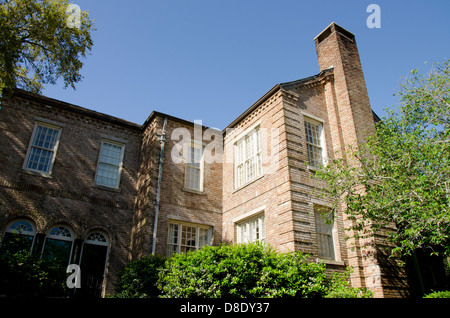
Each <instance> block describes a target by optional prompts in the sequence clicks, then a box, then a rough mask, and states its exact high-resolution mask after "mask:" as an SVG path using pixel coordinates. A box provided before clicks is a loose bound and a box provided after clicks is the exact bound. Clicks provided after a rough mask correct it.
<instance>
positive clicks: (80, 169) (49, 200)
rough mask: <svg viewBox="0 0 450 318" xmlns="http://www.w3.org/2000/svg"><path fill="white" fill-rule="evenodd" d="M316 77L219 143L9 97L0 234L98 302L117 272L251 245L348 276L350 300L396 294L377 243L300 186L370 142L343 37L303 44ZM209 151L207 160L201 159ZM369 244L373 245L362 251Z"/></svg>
mask: <svg viewBox="0 0 450 318" xmlns="http://www.w3.org/2000/svg"><path fill="white" fill-rule="evenodd" d="M314 41H315V45H316V50H317V56H318V61H319V68H320V72H319V74H317V75H314V76H311V77H308V78H304V79H300V80H297V81H293V82H288V83H281V84H278V85H275V86H274V87H273V88H272V89H270V90H269V91H268V92H267V93H266V94H265V95H264V96H262V97H261V98H260V99H259V100H258V101H257V102H256V103H255V104H253V105H252V106H251V107H249V108H248V109H247V110H246V111H244V112H243V113H242V114H241V115H240V116H238V117H237V118H236V119H235V120H234V121H233V122H232V123H231V124H230V125H229V126H228V127H226V128H225V129H224V130H223V131H218V130H214V129H210V128H208V127H204V126H202V125H201V124H198V123H196V122H194V123H192V122H189V121H186V120H183V119H179V118H176V117H173V116H169V115H166V114H162V113H159V112H153V113H152V114H151V115H150V116H149V117H148V119H147V120H146V121H145V123H144V124H143V125H137V124H134V123H130V122H128V121H125V120H122V119H119V118H115V117H111V116H108V115H105V114H101V113H98V112H95V111H92V110H89V109H86V108H82V107H78V106H75V105H71V104H68V103H65V102H62V101H57V100H54V99H50V98H47V97H44V96H39V95H36V94H32V93H29V92H25V91H23V90H19V89H16V90H14V91H13V92H12V94H10V95H6V94H5V96H4V98H3V101H2V109H1V110H0V134H1V138H0V148H1V149H2V153H3V155H2V156H0V166H1V167H2V169H1V173H0V230H1V231H2V233H1V234H2V237H7V236H8V235H9V233H12V232H14V231H18V230H20V231H21V233H22V234H25V235H28V236H29V237H30V242H31V248H32V249H33V251H35V252H36V253H40V254H42V255H43V256H58V257H60V258H61V259H62V261H63V262H64V263H65V264H71V263H76V264H80V265H81V268H82V279H84V280H83V281H82V286H88V287H87V288H85V289H83V287H82V288H81V291H82V292H87V293H89V294H90V295H96V296H99V295H105V293H111V292H112V291H113V288H114V283H115V280H116V277H117V273H118V271H119V270H120V269H121V268H122V267H123V266H124V265H125V264H126V263H127V262H128V261H130V260H133V259H137V258H139V257H141V256H143V255H148V254H151V253H158V254H162V255H166V256H170V255H172V254H173V253H182V252H186V251H189V250H196V249H199V248H201V247H202V246H204V245H215V244H220V243H241V242H248V241H263V242H266V243H268V244H270V245H272V246H273V247H275V248H276V249H278V250H280V251H293V250H296V251H297V250H298V251H302V252H305V253H308V254H310V256H311V260H323V261H324V262H325V263H326V264H327V269H329V270H330V271H343V270H345V269H346V267H347V266H349V265H351V266H353V268H354V273H353V274H352V277H351V281H352V285H354V286H358V287H359V286H365V287H369V288H371V289H372V290H373V291H374V292H375V295H376V296H377V297H398V296H404V295H406V294H407V285H406V283H405V279H404V278H405V273H404V271H403V270H402V269H401V268H400V267H398V266H396V265H395V263H393V261H392V260H389V259H387V258H386V257H384V256H383V253H382V249H381V248H380V247H381V246H383V241H382V239H377V241H371V242H367V241H362V240H361V241H355V240H354V239H353V240H348V241H347V240H345V239H344V236H345V235H344V230H343V228H344V222H346V220H345V219H344V216H343V214H342V213H338V214H337V215H335V216H334V219H333V222H332V223H331V224H329V223H327V222H325V221H324V220H323V218H322V217H321V216H320V215H319V213H318V210H319V209H324V208H325V209H326V208H327V207H328V206H330V204H329V203H328V202H326V201H324V200H322V199H318V198H316V197H315V196H314V194H313V189H314V188H320V186H321V185H320V184H318V183H317V182H316V181H314V180H313V179H312V178H311V174H313V173H314V170H315V169H316V167H317V166H318V165H320V164H322V163H323V162H324V160H326V158H333V157H335V156H340V155H342V154H343V153H345V150H347V148H348V147H349V146H357V145H358V144H359V143H361V142H363V141H364V139H365V138H366V136H367V135H368V134H371V133H373V132H374V120H378V118H377V116H376V115H375V114H374V113H373V112H372V110H371V108H370V102H369V98H368V94H367V89H366V86H365V82H364V76H363V72H362V67H361V63H360V59H359V55H358V50H357V47H356V42H355V36H354V35H353V34H352V33H350V32H349V31H347V30H345V29H343V28H342V27H340V26H338V25H337V24H335V23H332V24H330V25H329V26H328V27H327V28H326V29H325V30H324V31H322V32H321V33H320V34H319V35H318V36H317V37H316V38H315V39H314ZM212 146H213V147H212ZM373 243H375V244H373Z"/></svg>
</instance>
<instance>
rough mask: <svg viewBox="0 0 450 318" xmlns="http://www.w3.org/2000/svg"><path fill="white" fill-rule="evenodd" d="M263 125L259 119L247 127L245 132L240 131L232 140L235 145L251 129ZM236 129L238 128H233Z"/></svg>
mask: <svg viewBox="0 0 450 318" xmlns="http://www.w3.org/2000/svg"><path fill="white" fill-rule="evenodd" d="M260 125H261V120H258V121H257V122H256V123H254V124H252V125H251V126H250V127H248V128H247V129H245V130H244V131H243V132H240V133H239V134H238V135H237V136H235V137H233V138H232V139H231V140H232V142H233V145H234V144H235V143H236V142H237V141H239V140H240V139H241V138H242V137H245V136H246V135H247V134H248V133H249V132H250V131H252V130H253V129H255V128H256V127H258V126H260ZM233 129H236V128H233Z"/></svg>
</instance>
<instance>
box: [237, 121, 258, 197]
mask: <svg viewBox="0 0 450 318" xmlns="http://www.w3.org/2000/svg"><path fill="white" fill-rule="evenodd" d="M234 150H235V157H234V167H235V187H236V188H239V187H241V186H243V185H245V184H247V183H249V182H251V181H253V180H254V179H256V178H257V177H259V176H260V175H262V164H261V159H262V158H261V132H260V129H259V127H257V128H255V129H253V130H252V131H251V132H249V133H248V134H247V135H245V136H244V137H242V138H241V139H239V140H238V141H237V142H236V143H235V144H234Z"/></svg>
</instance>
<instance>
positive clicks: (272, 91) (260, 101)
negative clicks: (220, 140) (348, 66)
mask: <svg viewBox="0 0 450 318" xmlns="http://www.w3.org/2000/svg"><path fill="white" fill-rule="evenodd" d="M333 69H334V67H333V66H332V67H330V68H327V69H325V70H323V71H321V72H320V73H319V74H317V75H312V76H309V77H305V78H303V79H299V80H295V81H291V82H285V83H280V84H277V85H275V86H274V87H272V88H271V89H270V90H269V91H268V92H267V93H265V94H264V95H263V96H262V97H261V98H260V99H258V100H257V101H256V102H255V103H254V104H253V105H252V106H250V107H249V108H247V109H246V110H245V111H244V112H243V113H242V114H241V115H240V116H239V117H237V118H236V119H235V120H233V121H232V122H231V124H229V125H228V126H227V127H226V128H225V129H224V130H222V133H224V134H225V133H226V130H227V129H229V128H233V127H234V126H236V125H237V124H238V123H239V122H240V121H242V120H243V119H244V118H245V117H247V116H248V115H249V114H250V113H251V112H252V111H254V110H255V109H256V108H258V107H259V106H260V105H261V104H263V103H264V102H265V101H267V100H268V99H269V98H270V97H271V96H272V95H273V94H275V93H276V92H277V91H278V90H280V89H283V88H284V87H285V86H288V85H292V84H300V83H306V82H309V81H316V80H318V79H319V78H321V77H322V76H323V75H324V74H325V73H327V72H333Z"/></svg>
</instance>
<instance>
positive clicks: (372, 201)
mask: <svg viewBox="0 0 450 318" xmlns="http://www.w3.org/2000/svg"><path fill="white" fill-rule="evenodd" d="M449 74H450V60H446V61H444V62H443V63H442V64H436V65H435V67H434V68H433V70H432V71H431V72H430V74H428V75H427V76H425V75H421V74H419V73H418V72H417V70H414V71H412V72H411V77H409V78H407V79H406V81H405V83H404V84H403V85H402V86H401V90H400V93H399V96H400V101H401V103H400V105H399V107H398V110H397V111H394V110H390V111H389V117H387V118H384V119H383V121H382V122H381V123H379V124H378V125H377V127H376V128H377V134H376V135H375V136H372V137H371V138H369V140H368V142H367V143H366V144H363V145H360V147H359V148H358V149H354V150H353V152H352V153H347V154H345V156H346V159H343V158H338V159H334V160H329V162H328V164H327V165H326V166H324V167H322V168H321V169H320V171H318V172H317V173H316V178H317V179H318V180H322V181H325V185H326V186H325V187H324V188H323V190H321V191H322V195H323V196H326V197H328V198H329V197H331V198H335V202H334V206H333V207H334V209H335V210H336V209H339V208H343V210H344V211H345V213H346V216H347V217H348V219H349V220H351V221H352V222H353V224H352V225H351V226H350V227H349V229H353V230H356V231H359V232H356V233H357V235H372V234H373V233H374V232H375V231H379V230H385V231H386V234H388V235H389V237H390V239H391V240H392V241H393V242H394V243H395V246H396V247H395V248H394V249H393V250H392V254H397V255H398V254H401V255H409V254H410V253H411V251H413V250H414V249H416V248H424V247H431V246H436V245H442V246H446V247H449V246H450V244H448V243H449V239H450V201H449V196H450V123H449V118H450V116H449V114H450V77H449ZM387 229H389V230H387Z"/></svg>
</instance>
